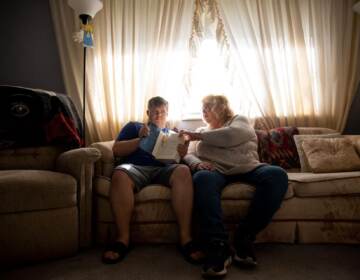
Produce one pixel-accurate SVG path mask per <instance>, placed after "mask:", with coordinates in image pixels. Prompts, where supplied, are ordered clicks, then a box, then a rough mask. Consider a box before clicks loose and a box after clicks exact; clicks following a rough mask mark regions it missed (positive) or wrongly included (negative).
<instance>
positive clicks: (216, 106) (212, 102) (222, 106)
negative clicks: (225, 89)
mask: <svg viewBox="0 0 360 280" xmlns="http://www.w3.org/2000/svg"><path fill="white" fill-rule="evenodd" d="M202 103H203V106H208V107H209V109H210V110H211V111H212V112H213V113H214V114H215V116H216V118H217V119H218V120H220V121H222V122H223V123H226V122H227V121H228V120H230V119H231V118H232V117H233V116H234V112H233V111H232V110H231V109H230V106H229V101H228V99H227V98H226V97H225V96H224V95H213V94H210V95H207V96H205V97H204V98H203V99H202Z"/></svg>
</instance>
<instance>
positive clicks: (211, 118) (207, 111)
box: [202, 104, 219, 127]
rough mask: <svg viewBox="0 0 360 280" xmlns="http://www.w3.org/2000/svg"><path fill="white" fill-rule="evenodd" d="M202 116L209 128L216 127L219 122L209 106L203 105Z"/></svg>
mask: <svg viewBox="0 0 360 280" xmlns="http://www.w3.org/2000/svg"><path fill="white" fill-rule="evenodd" d="M202 114H203V119H204V121H205V122H206V123H207V124H209V125H210V126H211V127H215V126H216V125H218V123H219V120H218V119H217V116H216V114H215V113H214V112H213V111H212V110H211V106H210V105H209V104H203V108H202Z"/></svg>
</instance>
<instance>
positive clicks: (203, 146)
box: [184, 115, 263, 175]
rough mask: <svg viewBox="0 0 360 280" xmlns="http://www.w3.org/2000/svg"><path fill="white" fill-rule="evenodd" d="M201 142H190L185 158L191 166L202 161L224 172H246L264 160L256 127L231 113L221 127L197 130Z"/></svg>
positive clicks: (244, 118) (231, 173)
mask: <svg viewBox="0 0 360 280" xmlns="http://www.w3.org/2000/svg"><path fill="white" fill-rule="evenodd" d="M196 131H197V132H200V133H201V135H202V139H203V140H201V141H193V142H191V143H190V146H189V151H188V154H187V155H186V156H185V157H184V160H185V162H186V163H187V164H189V165H190V166H191V165H193V164H197V163H199V162H202V161H207V162H211V163H212V164H213V165H214V166H215V169H216V170H218V171H219V172H221V173H223V174H225V175H233V174H243V173H247V172H249V171H251V170H253V169H254V168H256V167H257V166H259V165H263V163H260V162H259V155H258V152H257V146H258V145H257V137H256V133H255V130H254V129H253V128H252V127H251V125H250V124H249V121H248V119H247V118H246V117H243V116H238V115H236V116H234V117H233V118H232V119H231V120H230V121H228V122H227V123H225V124H224V126H223V127H221V128H217V129H210V128H209V127H200V128H198V129H197V130H196Z"/></svg>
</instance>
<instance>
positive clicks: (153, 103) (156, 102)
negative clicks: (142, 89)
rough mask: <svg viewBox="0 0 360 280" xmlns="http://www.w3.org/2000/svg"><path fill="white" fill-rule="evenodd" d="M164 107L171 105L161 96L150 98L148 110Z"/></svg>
mask: <svg viewBox="0 0 360 280" xmlns="http://www.w3.org/2000/svg"><path fill="white" fill-rule="evenodd" d="M162 105H165V106H166V107H168V106H169V103H168V102H167V101H166V100H165V99H164V98H162V97H161V96H155V97H153V98H150V100H149V101H148V110H150V109H152V108H157V107H160V106H162Z"/></svg>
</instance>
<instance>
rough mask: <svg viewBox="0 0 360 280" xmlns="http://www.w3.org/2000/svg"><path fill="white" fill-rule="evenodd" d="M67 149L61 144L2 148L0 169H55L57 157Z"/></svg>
mask: <svg viewBox="0 0 360 280" xmlns="http://www.w3.org/2000/svg"><path fill="white" fill-rule="evenodd" d="M65 150H66V149H65V148H63V147H59V146H51V147H49V146H46V147H34V148H15V149H7V150H2V151H0V170H10V169H38V170H54V169H55V161H56V158H57V157H58V156H59V155H60V153H62V152H64V151H65Z"/></svg>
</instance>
